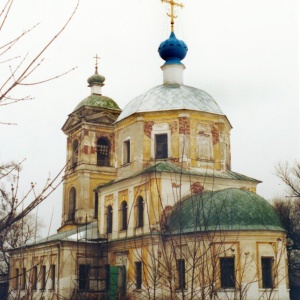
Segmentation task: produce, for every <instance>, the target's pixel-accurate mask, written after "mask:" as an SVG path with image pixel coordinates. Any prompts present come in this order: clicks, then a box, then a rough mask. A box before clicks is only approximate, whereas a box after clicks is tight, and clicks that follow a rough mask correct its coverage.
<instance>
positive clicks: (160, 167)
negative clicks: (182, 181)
mask: <svg viewBox="0 0 300 300" xmlns="http://www.w3.org/2000/svg"><path fill="white" fill-rule="evenodd" d="M152 172H166V173H177V174H186V175H196V176H205V177H213V178H224V179H236V180H246V181H254V182H257V183H259V182H260V181H259V180H257V179H254V178H251V177H248V176H246V175H243V174H240V173H236V172H233V171H229V170H226V171H216V170H204V171H199V170H196V169H184V168H180V167H178V166H176V165H173V164H171V163H169V162H166V161H161V162H159V163H157V164H155V165H153V166H150V167H148V168H146V169H144V170H143V171H142V172H140V173H138V174H136V175H135V176H137V175H141V174H145V173H152Z"/></svg>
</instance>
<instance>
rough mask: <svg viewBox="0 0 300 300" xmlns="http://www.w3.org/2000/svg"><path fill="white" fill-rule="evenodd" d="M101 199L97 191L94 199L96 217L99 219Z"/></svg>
mask: <svg viewBox="0 0 300 300" xmlns="http://www.w3.org/2000/svg"><path fill="white" fill-rule="evenodd" d="M98 206H99V199H98V193H97V191H95V201H94V218H95V219H98V212H99V207H98Z"/></svg>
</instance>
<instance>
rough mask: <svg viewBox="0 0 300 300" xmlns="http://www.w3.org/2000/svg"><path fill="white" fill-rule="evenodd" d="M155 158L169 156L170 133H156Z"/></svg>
mask: <svg viewBox="0 0 300 300" xmlns="http://www.w3.org/2000/svg"><path fill="white" fill-rule="evenodd" d="M155 158H156V159H164V158H168V135H167V134H157V135H155Z"/></svg>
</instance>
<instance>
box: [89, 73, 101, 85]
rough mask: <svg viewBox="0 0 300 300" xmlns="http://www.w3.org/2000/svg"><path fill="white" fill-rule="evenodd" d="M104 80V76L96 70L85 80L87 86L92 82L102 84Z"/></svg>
mask: <svg viewBox="0 0 300 300" xmlns="http://www.w3.org/2000/svg"><path fill="white" fill-rule="evenodd" d="M104 81H105V77H104V76H102V75H99V74H98V73H97V72H96V73H95V74H94V75H92V76H91V77H89V78H88V80H87V82H88V84H89V86H92V85H93V84H103V82H104Z"/></svg>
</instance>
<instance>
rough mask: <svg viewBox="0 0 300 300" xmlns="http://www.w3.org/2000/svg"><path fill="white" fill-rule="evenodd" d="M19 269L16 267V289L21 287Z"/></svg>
mask: <svg viewBox="0 0 300 300" xmlns="http://www.w3.org/2000/svg"><path fill="white" fill-rule="evenodd" d="M19 275H20V274H19V269H16V277H15V280H16V281H15V287H16V289H18V288H19Z"/></svg>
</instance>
